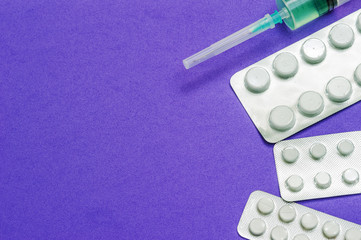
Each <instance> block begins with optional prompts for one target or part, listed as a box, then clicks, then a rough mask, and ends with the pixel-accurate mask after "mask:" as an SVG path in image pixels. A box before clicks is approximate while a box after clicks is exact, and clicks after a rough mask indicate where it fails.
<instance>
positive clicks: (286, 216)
mask: <svg viewBox="0 0 361 240" xmlns="http://www.w3.org/2000/svg"><path fill="white" fill-rule="evenodd" d="M278 216H279V218H280V219H281V221H282V222H285V223H290V222H292V221H293V220H295V218H296V210H295V208H294V207H292V206H291V205H285V206H283V207H281V208H280V210H279V212H278Z"/></svg>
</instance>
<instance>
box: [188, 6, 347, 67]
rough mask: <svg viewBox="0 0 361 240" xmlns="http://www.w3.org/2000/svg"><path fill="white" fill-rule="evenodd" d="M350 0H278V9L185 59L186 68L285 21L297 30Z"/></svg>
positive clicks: (292, 28)
mask: <svg viewBox="0 0 361 240" xmlns="http://www.w3.org/2000/svg"><path fill="white" fill-rule="evenodd" d="M348 1H350V0H276V4H277V8H278V11H275V12H274V13H273V14H272V15H270V14H266V16H265V17H264V18H262V19H261V20H258V21H257V22H255V23H253V24H251V25H249V26H247V27H245V28H243V29H241V30H240V31H238V32H235V33H234V34H232V35H230V36H228V37H226V38H224V39H222V40H220V41H219V42H216V43H214V44H212V45H211V46H209V47H208V48H206V49H204V50H202V51H200V52H198V53H196V54H194V55H193V56H190V57H189V58H187V59H184V60H183V64H184V66H185V68H186V69H189V68H191V67H194V66H196V65H197V64H199V63H201V62H204V61H205V60H207V59H210V58H212V57H214V56H216V55H218V54H220V53H222V52H225V51H227V50H228V49H230V48H232V47H234V46H236V45H238V44H240V43H242V42H244V41H247V40H248V39H250V38H252V37H254V36H256V35H258V34H260V33H262V32H264V31H266V30H268V29H272V28H274V27H275V25H276V24H278V23H283V22H285V23H286V25H287V26H288V27H289V28H290V29H291V30H295V29H297V28H299V27H301V26H303V25H305V24H306V23H309V22H311V21H312V20H314V19H316V18H318V17H320V16H322V15H324V14H326V13H328V12H330V11H332V10H333V9H335V8H336V7H339V6H341V5H342V4H344V3H346V2H348Z"/></svg>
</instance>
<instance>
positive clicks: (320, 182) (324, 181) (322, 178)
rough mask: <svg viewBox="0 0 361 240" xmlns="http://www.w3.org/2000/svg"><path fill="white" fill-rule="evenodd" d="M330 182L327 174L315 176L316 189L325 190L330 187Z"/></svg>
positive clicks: (322, 173)
mask: <svg viewBox="0 0 361 240" xmlns="http://www.w3.org/2000/svg"><path fill="white" fill-rule="evenodd" d="M331 183H332V180H331V176H330V174H328V173H327V172H319V173H317V175H316V176H315V184H316V186H317V187H318V188H321V189H326V188H328V187H329V186H331Z"/></svg>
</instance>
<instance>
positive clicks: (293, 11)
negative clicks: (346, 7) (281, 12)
mask: <svg viewBox="0 0 361 240" xmlns="http://www.w3.org/2000/svg"><path fill="white" fill-rule="evenodd" d="M348 1H350V0H276V4H277V7H278V9H282V8H286V9H287V10H288V12H289V14H290V16H291V17H289V18H287V19H284V21H285V23H286V24H287V26H288V27H289V28H290V29H292V30H294V29H297V28H299V27H301V26H303V25H305V24H307V23H309V22H311V21H313V20H315V19H316V18H318V17H320V16H322V15H324V14H326V13H328V12H330V11H332V10H333V9H335V8H336V7H338V6H340V5H342V4H344V3H346V2H348Z"/></svg>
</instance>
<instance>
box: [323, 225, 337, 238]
mask: <svg viewBox="0 0 361 240" xmlns="http://www.w3.org/2000/svg"><path fill="white" fill-rule="evenodd" d="M322 232H323V234H324V235H325V237H327V238H329V239H330V238H336V237H337V236H338V234H339V233H340V225H339V224H338V223H336V222H334V221H328V222H326V223H325V224H324V225H323V227H322Z"/></svg>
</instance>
